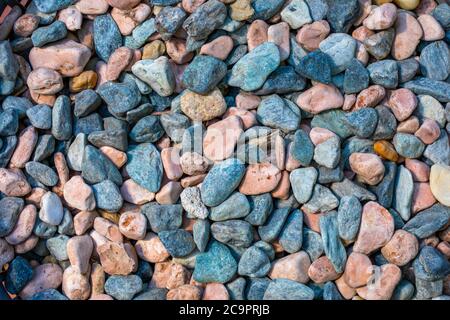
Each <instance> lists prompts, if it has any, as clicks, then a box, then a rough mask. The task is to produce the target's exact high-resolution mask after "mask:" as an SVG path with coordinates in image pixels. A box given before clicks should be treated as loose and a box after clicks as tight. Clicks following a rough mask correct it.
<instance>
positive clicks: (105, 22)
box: [93, 14, 122, 62]
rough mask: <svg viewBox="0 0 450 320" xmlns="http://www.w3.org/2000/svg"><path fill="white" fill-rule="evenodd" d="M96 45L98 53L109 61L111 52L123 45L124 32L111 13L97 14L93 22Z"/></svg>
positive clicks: (104, 59)
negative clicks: (122, 32) (121, 31)
mask: <svg viewBox="0 0 450 320" xmlns="http://www.w3.org/2000/svg"><path fill="white" fill-rule="evenodd" d="M93 35H94V45H95V51H96V52H97V55H98V56H99V57H100V58H101V59H102V60H103V61H105V62H108V60H109V57H110V56H111V54H112V53H113V52H114V51H115V50H116V49H118V48H119V47H121V46H122V34H121V33H120V30H119V27H117V24H116V22H115V21H114V19H113V18H112V17H111V15H109V14H103V15H99V16H96V17H95V19H94V24H93Z"/></svg>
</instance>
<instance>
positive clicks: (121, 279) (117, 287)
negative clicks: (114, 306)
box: [105, 275, 143, 300]
mask: <svg viewBox="0 0 450 320" xmlns="http://www.w3.org/2000/svg"><path fill="white" fill-rule="evenodd" d="M142 289H143V283H142V280H141V278H140V277H138V276H136V275H128V276H119V275H113V276H111V277H109V278H108V279H107V280H106V282H105V292H106V293H107V294H109V295H110V296H112V297H114V298H115V299H117V300H131V299H132V298H133V297H134V296H135V295H136V294H138V293H139V292H140V291H142Z"/></svg>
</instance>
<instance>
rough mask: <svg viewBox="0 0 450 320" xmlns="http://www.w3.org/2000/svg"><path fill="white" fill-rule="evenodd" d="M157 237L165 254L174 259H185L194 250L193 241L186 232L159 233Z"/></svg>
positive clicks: (178, 230) (180, 230)
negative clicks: (164, 249) (165, 251)
mask: <svg viewBox="0 0 450 320" xmlns="http://www.w3.org/2000/svg"><path fill="white" fill-rule="evenodd" d="M158 236H159V238H160V239H161V242H162V243H163V245H164V247H165V248H166V249H167V252H169V254H170V255H171V256H172V257H174V258H181V257H185V256H187V255H188V254H190V253H191V252H192V251H194V249H195V242H194V239H193V238H192V235H191V234H190V233H189V232H187V231H186V230H183V229H177V230H170V231H161V232H160V233H159V234H158Z"/></svg>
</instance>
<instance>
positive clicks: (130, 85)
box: [97, 81, 141, 115]
mask: <svg viewBox="0 0 450 320" xmlns="http://www.w3.org/2000/svg"><path fill="white" fill-rule="evenodd" d="M97 93H98V94H99V95H100V96H101V97H102V99H103V101H105V103H106V104H107V105H108V110H110V111H111V112H112V113H113V114H116V115H124V114H125V113H126V112H128V111H130V110H132V109H134V108H136V107H137V106H138V105H139V102H140V101H141V93H140V92H139V89H138V87H137V86H136V84H135V83H134V82H126V83H125V82H124V83H119V82H111V81H108V82H105V83H103V84H101V85H100V86H99V87H98V89H97Z"/></svg>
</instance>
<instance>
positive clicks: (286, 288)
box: [263, 279, 314, 300]
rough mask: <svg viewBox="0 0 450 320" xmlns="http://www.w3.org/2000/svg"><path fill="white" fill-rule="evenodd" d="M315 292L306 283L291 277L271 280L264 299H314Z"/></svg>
mask: <svg viewBox="0 0 450 320" xmlns="http://www.w3.org/2000/svg"><path fill="white" fill-rule="evenodd" d="M313 298H314V292H313V290H312V289H310V288H309V287H307V286H306V285H304V284H301V283H298V282H296V281H293V280H289V279H275V280H272V281H270V283H269V286H268V287H267V289H266V291H265V293H264V296H263V300H312V299H313Z"/></svg>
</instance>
